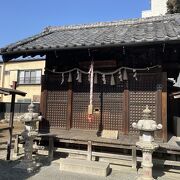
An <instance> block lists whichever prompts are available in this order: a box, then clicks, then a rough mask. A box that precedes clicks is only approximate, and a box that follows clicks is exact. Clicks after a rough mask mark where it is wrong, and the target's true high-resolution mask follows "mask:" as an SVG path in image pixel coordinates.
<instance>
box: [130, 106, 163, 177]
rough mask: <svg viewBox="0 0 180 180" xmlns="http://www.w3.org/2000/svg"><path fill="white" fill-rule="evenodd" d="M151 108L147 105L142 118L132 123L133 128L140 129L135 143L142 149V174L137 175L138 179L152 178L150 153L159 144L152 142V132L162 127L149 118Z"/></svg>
mask: <svg viewBox="0 0 180 180" xmlns="http://www.w3.org/2000/svg"><path fill="white" fill-rule="evenodd" d="M150 118H151V110H149V108H148V106H146V109H145V110H144V111H143V119H142V120H139V121H138V123H133V124H132V126H133V128H135V129H138V130H139V131H140V138H139V142H137V143H136V146H137V147H138V148H139V149H141V150H142V156H143V160H142V168H143V174H142V176H140V177H138V179H139V180H140V179H141V180H152V179H154V178H153V176H152V167H153V163H152V154H153V151H155V150H156V149H157V148H158V147H159V145H158V144H157V143H155V142H154V132H155V131H156V130H160V129H162V125H161V124H158V125H157V124H156V122H155V121H153V120H151V119H150Z"/></svg>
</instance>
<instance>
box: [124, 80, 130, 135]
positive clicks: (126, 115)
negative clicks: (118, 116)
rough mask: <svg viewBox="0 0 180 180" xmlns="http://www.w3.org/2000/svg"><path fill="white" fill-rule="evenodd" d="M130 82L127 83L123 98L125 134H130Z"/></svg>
mask: <svg viewBox="0 0 180 180" xmlns="http://www.w3.org/2000/svg"><path fill="white" fill-rule="evenodd" d="M127 84H128V82H126V83H125V89H124V97H123V112H124V113H123V117H124V118H123V119H124V134H126V135H127V134H128V133H129V90H128V85H127Z"/></svg>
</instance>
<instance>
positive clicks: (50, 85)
mask: <svg viewBox="0 0 180 180" xmlns="http://www.w3.org/2000/svg"><path fill="white" fill-rule="evenodd" d="M61 79H62V78H61V76H60V75H49V76H47V77H46V82H47V94H46V101H47V102H46V104H47V105H46V116H45V117H46V121H47V122H48V123H49V127H50V128H66V126H67V105H68V83H67V80H65V81H64V82H63V83H62V84H61ZM65 79H67V77H65Z"/></svg>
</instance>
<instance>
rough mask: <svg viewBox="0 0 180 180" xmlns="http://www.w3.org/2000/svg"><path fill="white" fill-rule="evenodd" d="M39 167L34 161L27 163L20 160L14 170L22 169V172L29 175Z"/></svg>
mask: <svg viewBox="0 0 180 180" xmlns="http://www.w3.org/2000/svg"><path fill="white" fill-rule="evenodd" d="M39 167H40V164H39V163H36V162H35V161H33V160H32V161H27V160H22V161H21V162H20V163H19V164H17V165H16V166H15V167H14V168H18V169H22V170H24V171H27V172H28V173H31V172H33V171H35V170H36V169H38V168H39Z"/></svg>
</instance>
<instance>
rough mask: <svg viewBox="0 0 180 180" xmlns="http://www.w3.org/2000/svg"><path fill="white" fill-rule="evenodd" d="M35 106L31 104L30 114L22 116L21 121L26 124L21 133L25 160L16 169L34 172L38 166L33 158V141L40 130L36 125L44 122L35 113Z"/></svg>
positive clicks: (29, 107)
mask: <svg viewBox="0 0 180 180" xmlns="http://www.w3.org/2000/svg"><path fill="white" fill-rule="evenodd" d="M34 109H35V105H34V104H33V103H31V104H30V105H29V106H28V111H29V112H28V113H25V114H24V115H22V116H21V118H20V121H22V122H24V131H23V132H22V133H21V135H22V137H23V139H24V141H25V145H24V159H23V160H22V161H21V162H20V164H18V165H17V166H16V167H15V168H20V169H24V170H27V171H28V172H32V171H33V170H34V169H35V168H36V167H37V164H36V162H35V161H34V160H33V158H32V152H33V140H34V139H35V137H36V136H37V135H38V129H37V126H36V123H37V122H38V121H41V120H42V116H39V114H38V113H34Z"/></svg>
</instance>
